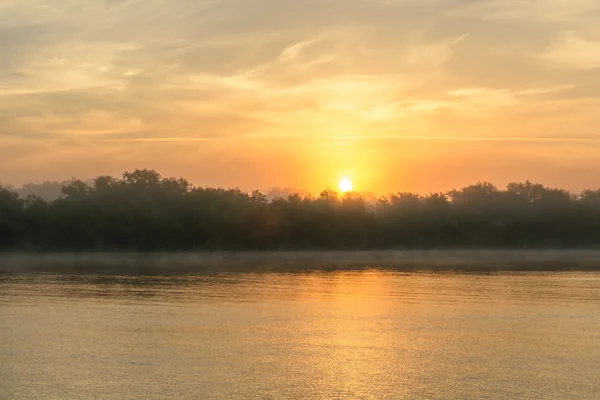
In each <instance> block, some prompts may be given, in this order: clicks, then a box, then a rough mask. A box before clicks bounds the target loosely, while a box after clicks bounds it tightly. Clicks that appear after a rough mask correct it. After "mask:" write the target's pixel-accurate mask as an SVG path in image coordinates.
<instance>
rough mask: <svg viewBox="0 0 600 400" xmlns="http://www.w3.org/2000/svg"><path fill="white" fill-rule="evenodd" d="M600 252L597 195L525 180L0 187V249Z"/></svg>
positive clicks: (132, 178) (148, 174) (138, 180)
mask: <svg viewBox="0 0 600 400" xmlns="http://www.w3.org/2000/svg"><path fill="white" fill-rule="evenodd" d="M598 245H600V190H586V191H584V192H582V193H581V194H579V195H573V194H571V193H569V192H567V191H564V190H559V189H551V188H547V187H545V186H543V185H540V184H533V183H531V182H525V183H510V184H509V185H508V186H507V188H506V189H504V190H501V189H498V188H496V187H495V186H493V185H492V184H490V183H478V184H476V185H472V186H468V187H465V188H462V189H460V190H453V191H450V192H448V193H433V194H430V195H427V196H420V195H416V194H412V193H396V194H390V195H389V196H387V197H382V198H381V199H379V200H378V201H377V202H376V203H375V204H373V203H371V202H367V201H366V200H365V199H363V198H362V197H360V196H359V195H357V194H354V193H348V194H345V195H341V196H340V195H338V193H337V192H335V191H331V190H326V191H323V192H322V193H321V194H320V195H319V196H318V197H316V198H315V197H312V196H310V195H307V196H301V195H299V194H291V195H288V196H285V197H277V198H274V199H272V200H270V201H269V200H268V199H267V197H266V196H265V195H264V194H263V193H261V192H260V191H253V192H252V193H245V192H242V191H241V190H239V189H221V188H202V187H194V186H193V185H191V184H190V183H189V182H188V181H186V180H185V179H174V178H162V177H161V176H160V174H158V173H157V172H156V171H152V170H136V171H133V172H126V173H125V174H123V176H122V178H120V179H118V178H113V177H109V176H100V177H98V178H96V179H95V180H93V182H91V183H86V182H82V181H72V182H70V183H68V184H67V185H65V186H63V187H62V195H61V196H60V197H59V198H57V199H55V200H45V199H43V198H41V197H36V196H33V195H29V196H27V197H19V195H18V194H17V193H15V192H13V191H11V190H9V189H8V188H2V186H0V248H2V249H5V250H6V249H11V250H12V249H35V250H119V251H121V250H123V251H126V250H127V251H131V250H139V251H178V250H242V249H245V250H247V249H254V250H266V249H374V248H456V247H512V248H519V247H585V246H598Z"/></svg>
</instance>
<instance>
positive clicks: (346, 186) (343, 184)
mask: <svg viewBox="0 0 600 400" xmlns="http://www.w3.org/2000/svg"><path fill="white" fill-rule="evenodd" d="M352 188H353V185H352V181H350V179H348V178H344V179H342V180H341V181H340V190H341V191H342V192H344V193H345V192H349V191H351V190H352Z"/></svg>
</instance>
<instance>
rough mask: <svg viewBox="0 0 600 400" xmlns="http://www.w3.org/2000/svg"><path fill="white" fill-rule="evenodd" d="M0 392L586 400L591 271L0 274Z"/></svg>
mask: <svg viewBox="0 0 600 400" xmlns="http://www.w3.org/2000/svg"><path fill="white" fill-rule="evenodd" d="M0 328H1V329H0V398H1V399H11V400H12V399H44V400H50V399H166V398H172V399H330V398H333V399H336V398H339V399H347V398H358V399H415V398H426V399H516V398H520V399H592V398H598V393H600V374H598V371H600V273H598V272H512V273H502V272H497V273H493V274H492V273H490V274H475V273H456V272H438V273H423V272H419V273H407V272H404V273H401V272H393V271H383V270H363V271H335V272H308V271H306V272H299V273H242V272H239V273H219V274H201V275H195V276H146V277H141V276H112V275H89V274H88V275H69V274H29V275H18V274H9V275H0Z"/></svg>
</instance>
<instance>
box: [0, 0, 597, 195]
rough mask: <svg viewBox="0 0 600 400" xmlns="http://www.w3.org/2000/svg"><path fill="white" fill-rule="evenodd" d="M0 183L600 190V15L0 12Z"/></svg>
mask: <svg viewBox="0 0 600 400" xmlns="http://www.w3.org/2000/svg"><path fill="white" fill-rule="evenodd" d="M0 48H2V51H1V53H0V121H1V124H0V176H1V177H2V180H3V181H5V182H7V183H12V184H15V185H19V184H23V183H26V182H29V181H42V180H53V179H56V180H62V179H66V178H69V177H71V176H77V177H80V178H83V179H85V178H90V177H94V176H97V175H101V174H109V175H115V176H119V175H120V174H121V173H122V172H123V171H125V170H132V169H134V168H153V169H157V170H159V171H160V172H161V173H162V174H163V175H167V176H185V177H186V178H188V179H190V180H191V181H192V182H194V183H196V184H201V185H212V186H224V187H234V186H238V187H240V188H242V189H246V190H249V189H252V188H261V189H262V188H270V187H274V186H280V187H297V188H303V189H307V190H311V191H318V190H320V189H323V188H325V187H337V184H338V182H339V179H340V178H341V177H343V176H348V177H350V178H351V179H352V182H353V183H354V186H355V188H356V189H357V190H371V191H374V192H395V191H416V192H430V191H442V190H448V189H452V188H456V187H461V186H464V185H467V184H470V183H473V182H476V181H479V180H486V181H491V182H493V183H495V184H497V185H503V184H505V183H507V182H509V181H523V180H526V179H529V180H534V181H540V182H542V183H544V184H546V185H550V186H558V187H562V188H565V189H569V190H574V191H578V190H582V189H585V188H588V187H597V186H599V185H598V182H599V181H600V180H599V179H600V168H599V167H600V157H598V156H599V155H600V130H599V128H598V127H599V126H600V113H598V110H599V109H600V80H599V79H598V76H599V73H600V3H598V1H597V0H544V1H531V0H523V1H518V0H487V1H466V0H418V1H417V0H404V1H398V0H387V1H386V0H371V1H367V0H329V1H326V0H321V1H316V0H302V1H280V0H210V1H209V0H178V1H166V0H144V1H141V0H130V1H123V0H106V1H90V0H0Z"/></svg>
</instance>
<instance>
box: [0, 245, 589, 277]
mask: <svg viewBox="0 0 600 400" xmlns="http://www.w3.org/2000/svg"><path fill="white" fill-rule="evenodd" d="M364 269H382V270H390V271H399V272H402V271H406V272H411V271H423V272H427V271H431V272H435V271H457V272H502V271H506V272H509V271H573V270H579V271H600V250H548V249H544V250H387V251H386V250H373V251H347V250H339V251H263V252H260V251H236V252H182V253H134V252H126V253H125V252H123V253H118V252H85V253H75V252H68V253H26V252H7V253H0V273H9V274H18V273H53V272H56V273H75V274H77V273H99V274H103V273H111V274H114V273H117V274H179V273H183V274H186V273H187V274H190V273H195V272H196V273H226V272H294V271H311V270H314V271H335V270H364Z"/></svg>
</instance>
